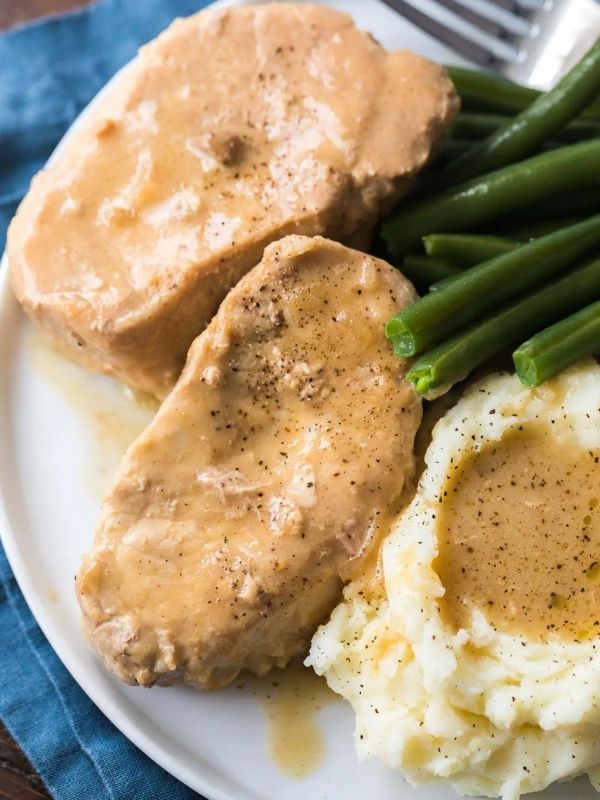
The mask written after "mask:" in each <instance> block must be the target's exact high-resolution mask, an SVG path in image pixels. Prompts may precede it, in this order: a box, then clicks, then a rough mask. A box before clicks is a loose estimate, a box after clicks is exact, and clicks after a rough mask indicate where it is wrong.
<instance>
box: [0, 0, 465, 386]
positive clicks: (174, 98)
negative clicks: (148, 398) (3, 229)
mask: <svg viewBox="0 0 600 800" xmlns="http://www.w3.org/2000/svg"><path fill="white" fill-rule="evenodd" d="M456 108H457V98H456V94H455V92H454V88H453V86H452V84H451V82H450V81H449V79H448V77H447V76H446V73H445V71H444V70H443V69H442V68H441V67H438V66H435V65H434V64H431V63H429V62H428V61H426V60H425V59H423V58H420V57H419V56H416V55H414V54H412V53H408V52H397V53H387V52H386V51H385V50H384V49H383V48H382V47H380V46H379V45H378V44H377V43H376V42H375V41H373V39H372V38H371V37H370V36H369V35H368V34H366V33H363V32H360V31H358V30H357V29H356V28H355V27H354V26H353V24H352V20H351V18H350V17H349V16H348V15H346V14H342V13H340V12H338V11H334V10H332V9H329V8H325V7H323V6H318V5H311V4H299V3H298V4H295V3H273V4H263V5H256V6H249V5H245V6H241V7H238V8H230V9H225V10H206V11H203V12H201V13H199V14H197V15H195V16H192V17H190V18H188V19H185V20H179V21H177V22H175V23H174V24H173V25H172V26H171V27H170V28H169V29H168V30H167V31H166V32H165V33H164V34H162V35H161V36H159V38H158V39H157V40H156V41H154V42H153V43H151V44H150V45H148V46H147V47H145V48H143V49H142V51H141V53H140V55H139V57H138V58H137V59H136V61H135V62H134V63H133V64H132V65H130V66H129V67H128V68H127V69H126V70H125V72H124V73H123V74H122V76H120V77H119V78H118V79H117V80H116V82H115V83H113V84H112V85H111V86H110V87H109V88H108V90H107V91H106V92H105V93H104V95H103V97H102V98H101V99H100V100H99V101H98V102H97V103H96V105H95V107H94V109H93V111H92V112H91V113H90V114H89V115H88V117H87V119H86V120H85V122H84V123H83V124H82V125H81V126H80V127H79V129H78V130H76V131H74V132H73V134H72V135H71V136H70V137H69V140H68V143H67V144H66V145H65V146H64V147H63V148H62V150H61V151H60V153H59V155H58V156H57V158H56V159H55V161H54V162H53V164H52V166H50V167H48V168H47V169H45V170H43V171H42V172H41V173H40V174H39V175H38V176H37V178H35V180H34V181H33V184H32V187H31V190H30V192H29V194H28V196H27V197H26V199H25V200H24V201H23V203H22V205H21V207H20V209H19V211H18V213H17V216H16V218H15V220H14V221H13V223H12V226H11V229H10V235H9V243H8V253H9V261H10V266H11V271H12V278H13V284H14V287H15V291H16V294H17V297H18V299H19V300H20V302H21V303H22V304H23V305H24V307H25V309H26V310H27V311H28V312H29V313H30V314H31V315H32V316H33V317H34V318H35V319H36V320H37V322H38V323H39V324H40V325H41V326H42V328H43V329H44V330H45V332H46V333H47V334H48V335H49V336H50V337H51V338H52V339H53V340H54V341H55V343H56V344H58V345H59V346H61V348H62V349H63V350H65V351H66V352H67V354H69V355H70V356H71V357H73V358H75V359H77V360H79V361H80V362H82V363H84V364H85V365H87V366H88V367H90V368H92V369H96V370H100V371H103V372H108V373H111V374H113V375H116V376H118V377H120V378H121V379H123V380H124V381H126V382H127V383H129V384H130V385H131V386H134V387H137V388H140V389H143V390H146V391H148V392H151V393H153V394H155V395H157V396H160V397H162V396H164V395H165V394H166V393H167V392H168V390H169V389H170V388H171V387H172V386H173V384H174V383H175V381H176V379H177V377H178V375H179V373H180V371H181V369H182V367H183V364H184V362H185V356H186V353H187V350H188V348H189V346H190V344H191V342H192V340H193V339H194V338H195V337H196V336H197V335H198V333H200V331H202V329H203V328H204V327H205V326H206V324H207V323H208V322H209V321H210V319H211V317H212V316H213V314H214V313H215V312H216V310H217V308H218V306H219V304H220V302H221V301H222V299H223V298H224V296H225V294H226V293H227V291H228V290H229V289H230V288H231V287H232V286H233V285H234V284H235V283H237V281H238V280H239V279H240V278H241V277H242V275H244V274H245V273H246V272H247V271H248V270H249V269H251V268H252V267H253V266H254V265H255V264H257V263H258V261H259V260H260V258H261V256H262V253H263V250H264V247H265V246H266V245H267V244H268V243H269V242H272V241H275V240H277V239H279V238H280V237H282V236H285V235H286V234H289V233H303V234H308V235H314V234H326V235H328V236H331V237H332V238H335V239H338V240H340V241H344V240H346V238H347V237H350V236H351V235H352V234H354V233H355V232H356V231H357V229H359V228H361V229H368V227H369V226H370V225H372V224H373V223H374V221H375V219H376V217H377V216H378V215H380V214H381V213H382V212H383V211H384V210H386V209H387V208H388V207H389V206H390V204H391V203H393V201H394V200H396V199H397V198H398V197H400V196H401V194H402V193H403V192H404V191H405V190H406V189H407V187H408V185H409V182H410V179H411V178H412V177H413V176H414V175H415V173H417V172H418V171H419V169H421V168H422V167H423V165H424V164H425V163H426V162H427V160H428V159H429V157H430V154H431V152H432V150H434V149H435V148H436V146H437V145H438V143H439V142H440V140H441V138H442V137H443V136H444V134H445V132H446V131H447V129H448V127H449V125H450V124H451V122H452V119H453V116H454V113H455V111H456Z"/></svg>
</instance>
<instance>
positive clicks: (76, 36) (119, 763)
mask: <svg viewBox="0 0 600 800" xmlns="http://www.w3.org/2000/svg"><path fill="white" fill-rule="evenodd" d="M204 5H206V2H202V0H102V2H99V3H97V4H95V5H94V6H92V7H90V8H89V9H86V10H84V11H81V12H76V13H74V14H69V15H66V16H63V17H55V18H52V19H50V20H47V21H43V22H40V23H34V24H31V25H27V26H23V27H22V28H19V29H17V30H14V31H12V32H9V33H6V34H3V35H1V36H0V251H1V250H2V249H3V247H4V238H5V234H6V227H7V226H8V223H9V221H10V218H11V217H12V215H13V214H14V211H15V209H16V206H17V204H18V202H19V200H20V199H21V197H22V196H23V194H24V193H25V192H26V191H27V187H28V186H29V181H30V180H31V177H32V176H33V174H34V173H35V172H36V171H37V170H38V169H39V168H40V167H41V166H42V165H43V164H44V162H45V161H46V159H47V158H48V156H49V154H50V153H51V151H52V149H53V148H54V145H55V144H56V143H57V141H58V140H59V139H60V137H61V136H62V134H63V133H64V132H65V130H66V129H67V128H68V126H69V125H70V123H71V122H72V120H73V118H74V117H75V116H76V115H77V114H78V113H79V111H80V110H81V109H82V108H83V106H85V105H86V104H87V103H88V101H89V100H90V99H91V98H92V97H93V96H94V95H95V94H96V92H97V91H98V90H99V89H100V88H101V87H102V86H103V85H104V84H105V83H106V81H107V80H108V78H110V77H111V75H113V73H114V72H116V70H117V69H119V67H121V66H122V65H123V64H124V63H126V62H127V61H128V60H129V59H130V58H131V57H132V56H133V55H134V54H135V52H136V50H137V49H138V47H139V46H140V45H141V44H143V43H144V42H146V41H148V40H149V39H151V38H153V37H154V36H155V35H156V34H157V33H158V32H159V31H160V30H162V29H163V28H165V27H166V26H167V25H168V24H169V22H171V20H172V19H173V18H174V17H176V16H185V15H187V14H190V13H192V12H194V11H197V10H198V9H199V8H202V6H204ZM0 718H1V719H2V721H3V722H4V724H5V725H6V727H7V728H8V729H9V730H10V732H11V733H12V735H13V736H14V738H15V739H16V740H17V742H18V743H19V744H20V746H21V747H22V748H23V750H24V751H25V752H26V753H27V755H28V756H29V758H30V760H31V762H32V764H33V766H34V767H35V768H36V769H37V770H38V772H39V773H40V775H41V776H42V778H43V779H44V781H45V783H46V785H47V787H48V789H49V790H50V792H51V793H52V795H53V796H54V798H56V800H82V798H89V800H191V798H198V797H199V795H197V794H196V793H195V792H192V791H191V790H190V789H188V788H187V787H185V786H184V785H183V784H181V783H179V781H177V780H175V779H174V778H172V777H171V776H170V775H168V774H167V773H166V772H164V770H162V769H161V768H160V767H158V766H157V765H156V764H154V763H153V762H152V761H151V760H150V759H148V758H147V757H146V756H145V755H143V753H141V752H140V751H139V750H138V749H137V748H136V747H135V746H134V745H132V744H131V743H130V742H129V741H128V740H127V739H126V738H125V737H124V736H122V735H121V734H120V733H119V732H118V731H117V729H116V728H115V727H114V726H113V725H112V724H111V723H110V722H109V721H108V720H107V719H106V717H105V716H104V715H103V714H102V713H101V712H100V711H99V710H98V709H97V708H96V707H95V706H94V704H93V703H92V702H91V700H89V698H88V697H87V696H86V695H85V694H84V693H83V692H82V690H81V689H80V688H79V686H78V685H77V684H76V683H75V681H74V680H73V679H72V678H71V676H70V675H69V673H68V672H67V671H66V669H65V668H64V667H63V665H62V664H61V662H60V661H59V659H58V658H57V656H56V654H55V653H54V651H53V650H52V648H51V647H50V645H49V644H48V642H47V640H46V639H45V637H44V635H43V634H42V632H41V630H40V629H39V627H38V626H37V624H36V622H35V620H34V619H33V617H32V615H31V612H30V611H29V609H28V608H27V604H26V603H25V600H24V599H23V596H22V595H21V592H20V591H19V588H18V586H17V584H16V581H15V579H14V577H13V575H12V573H11V570H10V567H9V565H8V562H7V560H6V557H5V555H4V551H3V550H2V548H1V547H0Z"/></svg>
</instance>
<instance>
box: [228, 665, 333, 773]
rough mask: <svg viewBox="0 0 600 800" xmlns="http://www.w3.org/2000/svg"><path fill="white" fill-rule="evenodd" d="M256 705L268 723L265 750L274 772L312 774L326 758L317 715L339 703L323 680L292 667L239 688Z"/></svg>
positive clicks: (241, 685) (308, 670)
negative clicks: (248, 692)
mask: <svg viewBox="0 0 600 800" xmlns="http://www.w3.org/2000/svg"><path fill="white" fill-rule="evenodd" d="M239 686H240V688H249V689H250V690H251V691H252V694H253V695H254V696H255V697H256V698H257V700H258V701H259V703H260V705H261V707H262V709H263V711H264V713H265V717H266V722H267V747H268V750H269V755H270V756H271V759H272V760H273V763H274V764H275V765H276V766H277V768H278V769H279V770H280V771H281V772H283V773H284V774H285V775H289V776H290V777H292V778H304V777H306V776H307V775H309V774H311V773H312V772H314V771H315V770H316V769H318V767H319V766H320V765H321V763H322V761H323V759H324V758H325V754H326V748H325V741H324V738H323V735H322V734H321V730H320V727H319V720H318V716H319V712H320V711H321V710H322V709H323V708H324V707H325V706H328V705H331V704H332V703H335V702H337V701H338V700H339V697H338V695H336V694H334V692H332V691H331V689H330V688H329V687H328V686H327V683H326V681H325V679H324V678H321V677H319V676H318V675H316V674H315V673H314V672H313V670H312V669H307V668H306V667H303V666H302V664H299V663H292V664H289V665H288V666H287V667H286V668H285V669H278V670H273V671H272V672H271V673H269V675H265V676H262V677H260V678H257V677H256V676H246V680H245V681H243V682H242V683H241V684H239Z"/></svg>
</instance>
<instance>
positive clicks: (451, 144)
mask: <svg viewBox="0 0 600 800" xmlns="http://www.w3.org/2000/svg"><path fill="white" fill-rule="evenodd" d="M472 147H473V142H470V141H468V140H464V139H446V141H445V142H444V145H443V147H442V149H441V150H440V152H439V153H438V154H437V156H436V157H435V158H434V160H433V161H432V162H431V166H432V167H439V166H440V165H442V166H443V165H444V164H449V163H450V162H451V161H453V160H454V159H455V158H458V156H461V155H463V153H466V152H467V151H468V150H470V149H471V148H472Z"/></svg>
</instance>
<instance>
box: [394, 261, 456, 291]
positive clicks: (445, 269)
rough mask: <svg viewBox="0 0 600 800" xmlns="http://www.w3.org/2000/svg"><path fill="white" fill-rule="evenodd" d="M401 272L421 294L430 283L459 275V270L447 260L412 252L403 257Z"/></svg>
mask: <svg viewBox="0 0 600 800" xmlns="http://www.w3.org/2000/svg"><path fill="white" fill-rule="evenodd" d="M402 272H403V273H404V275H405V276H406V277H407V278H408V279H409V280H411V281H412V282H413V283H414V285H415V286H416V287H417V289H418V290H419V292H420V293H421V294H423V292H425V291H427V289H428V288H429V287H430V286H431V284H432V283H436V282H437V281H442V280H445V279H447V278H449V277H451V276H454V275H460V270H458V269H457V268H456V267H453V266H452V265H451V264H449V263H448V262H447V261H443V260H442V259H439V258H429V257H428V256H423V255H420V254H414V253H410V254H409V255H407V256H405V257H404V260H403V262H402Z"/></svg>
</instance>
